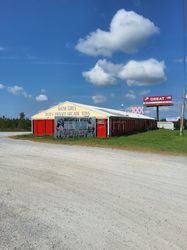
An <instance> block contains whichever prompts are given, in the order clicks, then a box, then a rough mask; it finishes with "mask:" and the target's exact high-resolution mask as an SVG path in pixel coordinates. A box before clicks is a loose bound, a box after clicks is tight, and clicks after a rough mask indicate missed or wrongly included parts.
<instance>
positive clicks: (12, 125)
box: [0, 112, 31, 131]
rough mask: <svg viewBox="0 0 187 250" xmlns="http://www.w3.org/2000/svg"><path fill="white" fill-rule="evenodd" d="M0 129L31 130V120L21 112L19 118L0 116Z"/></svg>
mask: <svg viewBox="0 0 187 250" xmlns="http://www.w3.org/2000/svg"><path fill="white" fill-rule="evenodd" d="M0 131H31V120H30V119H28V118H26V117H25V113H24V112H21V113H20V114H19V118H7V117H5V116H2V117H0Z"/></svg>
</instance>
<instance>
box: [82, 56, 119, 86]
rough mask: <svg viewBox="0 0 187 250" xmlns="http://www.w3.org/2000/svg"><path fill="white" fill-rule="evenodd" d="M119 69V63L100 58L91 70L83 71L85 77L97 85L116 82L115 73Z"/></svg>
mask: <svg viewBox="0 0 187 250" xmlns="http://www.w3.org/2000/svg"><path fill="white" fill-rule="evenodd" d="M118 71H119V65H114V64H113V63H110V62H107V61H106V60H105V59H104V60H99V61H98V62H97V63H96V64H95V66H94V67H93V68H92V69H90V70H89V71H85V72H83V73H82V75H83V77H84V78H85V79H86V80H87V81H88V82H90V83H92V84H94V85H96V86H107V85H114V84H116V78H115V75H116V74H117V72H118Z"/></svg>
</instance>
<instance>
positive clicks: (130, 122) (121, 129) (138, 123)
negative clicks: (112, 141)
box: [110, 117, 157, 136]
mask: <svg viewBox="0 0 187 250" xmlns="http://www.w3.org/2000/svg"><path fill="white" fill-rule="evenodd" d="M156 128H157V124H156V121H155V120H147V119H130V118H118V117H115V118H114V117H113V118H111V119H110V135H111V136H121V135H128V134H133V133H136V132H141V131H146V130H150V129H156Z"/></svg>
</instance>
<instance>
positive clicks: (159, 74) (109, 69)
mask: <svg viewBox="0 0 187 250" xmlns="http://www.w3.org/2000/svg"><path fill="white" fill-rule="evenodd" d="M82 75H83V77H84V78H85V79H86V80H87V81H89V82H91V83H92V84H94V85H96V86H107V85H114V84H116V82H117V79H118V78H120V79H121V80H125V81H126V82H127V84H128V85H129V86H133V85H137V86H146V85H147V86H149V85H150V86H151V85H154V84H158V83H161V82H164V81H165V80H166V75H165V63H164V62H163V61H161V62H159V61H157V60H155V59H153V58H151V59H148V60H145V61H135V60H131V61H129V62H128V63H127V64H124V65H122V64H113V63H111V62H108V61H107V60H98V61H97V63H96V64H95V66H94V67H93V68H92V69H90V70H89V71H85V72H83V73H82ZM142 94H145V93H142Z"/></svg>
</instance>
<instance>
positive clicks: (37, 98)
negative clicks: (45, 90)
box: [36, 94, 48, 102]
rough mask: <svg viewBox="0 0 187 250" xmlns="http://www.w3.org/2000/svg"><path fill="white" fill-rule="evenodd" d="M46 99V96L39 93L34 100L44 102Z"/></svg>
mask: <svg viewBox="0 0 187 250" xmlns="http://www.w3.org/2000/svg"><path fill="white" fill-rule="evenodd" d="M47 100H48V96H47V95H44V94H40V95H38V96H36V101H37V102H45V101H47Z"/></svg>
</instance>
